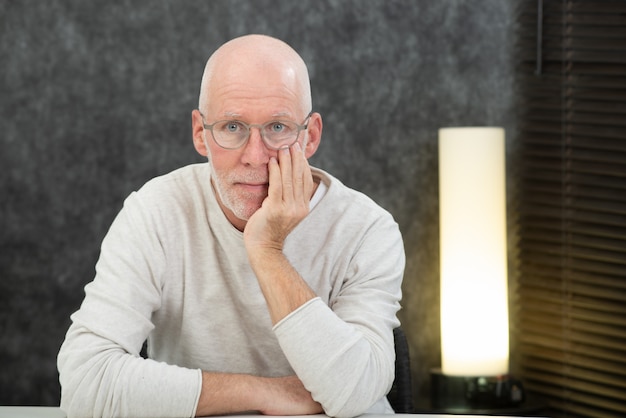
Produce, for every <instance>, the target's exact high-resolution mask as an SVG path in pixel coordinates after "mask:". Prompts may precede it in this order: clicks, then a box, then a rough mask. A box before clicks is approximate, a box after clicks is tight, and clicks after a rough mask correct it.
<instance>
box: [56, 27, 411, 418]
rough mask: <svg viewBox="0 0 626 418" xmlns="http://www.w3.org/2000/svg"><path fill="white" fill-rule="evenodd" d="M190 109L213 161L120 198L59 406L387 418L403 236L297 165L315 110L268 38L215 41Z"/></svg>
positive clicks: (357, 197)
mask: <svg viewBox="0 0 626 418" xmlns="http://www.w3.org/2000/svg"><path fill="white" fill-rule="evenodd" d="M191 116H192V130H193V143H194V146H195V148H196V150H197V151H198V152H199V153H200V154H201V155H203V156H207V157H208V160H209V162H208V163H206V164H193V165H190V166H187V167H184V168H181V169H179V170H176V171H174V172H172V173H170V174H167V175H165V176H162V177H159V178H156V179H153V180H151V181H150V182H148V183H147V184H146V185H144V187H142V188H141V189H140V190H139V191H138V192H135V193H133V194H131V195H130V196H129V197H128V199H127V200H126V202H125V204H124V208H123V209H122V211H121V212H120V213H119V215H118V217H117V218H116V220H115V221H114V223H113V225H112V226H111V229H110V231H109V232H108V234H107V236H106V237H105V239H104V241H103V244H102V252H101V255H100V259H99V261H98V264H97V266H96V277H95V279H94V281H93V282H92V283H90V284H89V285H87V286H86V288H85V292H86V297H85V300H84V302H83V304H82V305H81V308H80V310H79V311H77V312H76V313H75V314H74V315H72V321H73V323H72V325H71V327H70V329H69V331H68V333H67V336H66V339H65V342H64V343H63V346H62V347H61V350H60V352H59V357H58V367H59V373H60V381H61V387H62V396H61V407H62V409H63V410H65V412H66V413H67V414H68V416H86V415H90V416H150V417H155V416H193V415H197V416H202V415H216V414H227V413H234V412H243V411H257V412H260V413H264V414H270V415H302V414H315V413H321V412H326V413H327V414H329V415H332V416H354V415H358V414H361V413H363V412H366V411H369V412H389V413H393V410H392V409H391V408H390V406H389V403H388V402H387V401H386V398H385V394H386V393H387V392H388V391H389V389H390V387H391V383H392V381H393V377H394V376H393V370H394V345H393V333H392V330H393V328H394V327H396V326H398V325H399V322H398V320H397V318H396V313H397V311H398V309H399V307H400V305H399V301H400V297H401V292H400V285H401V280H402V274H403V269H404V251H403V245H402V239H401V237H400V233H399V231H398V228H397V225H396V223H395V222H394V221H393V219H392V218H391V216H390V215H389V214H388V213H387V212H385V211H384V210H383V209H381V208H380V207H378V206H377V205H375V204H374V203H373V202H372V201H371V200H370V199H368V198H367V197H365V196H364V195H362V194H360V193H358V192H355V191H353V190H350V189H348V188H347V187H345V186H344V185H342V184H341V183H340V182H339V181H338V180H337V179H335V178H334V177H332V176H330V175H329V174H327V173H325V172H323V171H321V170H318V169H314V168H311V167H309V165H308V162H307V159H308V158H309V157H311V156H312V155H313V154H314V153H315V151H316V150H317V147H318V146H319V143H320V140H321V135H322V119H321V116H320V115H319V114H318V113H315V112H312V110H311V92H310V86H309V76H308V72H307V68H306V65H305V64H304V62H303V61H302V59H301V58H300V57H299V56H298V54H297V53H296V52H295V51H294V50H293V49H291V47H289V46H288V45H286V44H285V43H283V42H282V41H279V40H277V39H274V38H270V37H267V36H261V35H249V36H244V37H241V38H237V39H234V40H232V41H230V42H228V43H226V44H224V45H223V46H222V47H220V48H219V49H218V50H217V51H216V52H215V53H214V54H213V55H212V56H211V58H210V59H209V60H208V62H207V65H206V68H205V72H204V75H203V78H202V84H201V89H200V100H199V109H198V110H194V111H193V112H192V115H191ZM146 339H148V354H149V356H148V357H149V358H148V359H144V358H141V357H140V355H139V352H140V350H141V347H142V344H143V342H144V341H145V340H146Z"/></svg>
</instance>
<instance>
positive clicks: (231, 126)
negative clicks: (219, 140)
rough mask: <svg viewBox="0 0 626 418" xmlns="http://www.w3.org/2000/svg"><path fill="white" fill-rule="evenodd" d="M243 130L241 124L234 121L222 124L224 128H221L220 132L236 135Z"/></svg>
mask: <svg viewBox="0 0 626 418" xmlns="http://www.w3.org/2000/svg"><path fill="white" fill-rule="evenodd" d="M243 129H244V128H243V126H242V124H241V123H240V122H237V121H236V120H230V121H227V122H224V126H223V127H222V130H223V131H225V132H227V133H238V132H241V131H242V130H243Z"/></svg>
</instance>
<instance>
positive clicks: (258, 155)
mask: <svg viewBox="0 0 626 418" xmlns="http://www.w3.org/2000/svg"><path fill="white" fill-rule="evenodd" d="M272 153H274V154H275V153H276V151H273V150H271V149H269V148H267V146H266V145H265V142H263V138H262V137H261V130H260V129H259V128H258V127H251V128H250V138H248V142H246V144H245V145H244V146H243V153H242V155H241V161H242V163H244V164H246V165H250V166H253V167H257V166H262V165H267V164H268V163H269V161H270V157H271V156H272Z"/></svg>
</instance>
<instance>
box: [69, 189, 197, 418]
mask: <svg viewBox="0 0 626 418" xmlns="http://www.w3.org/2000/svg"><path fill="white" fill-rule="evenodd" d="M150 213H151V212H150V210H148V209H146V208H144V207H143V204H142V202H141V201H140V199H139V198H138V197H137V196H136V195H131V196H130V197H129V199H127V201H126V203H125V206H124V209H122V211H121V212H120V214H119V215H118V216H117V218H116V219H115V221H114V222H113V224H112V226H111V229H110V230H109V233H108V234H107V236H106V237H105V239H104V240H103V243H102V251H101V255H100V259H99V260H98V263H97V265H96V278H95V279H94V281H93V282H92V283H90V284H88V285H87V286H86V287H85V293H86V295H85V299H84V301H83V303H82V305H81V308H80V309H79V310H78V311H77V312H76V313H74V314H73V315H72V318H71V319H72V325H71V326H70V329H69V330H68V332H67V335H66V338H65V341H64V343H63V345H62V346H61V349H60V351H59V355H58V358H57V365H58V369H59V379H60V383H61V409H63V411H65V413H66V414H67V415H68V416H69V417H74V416H81V417H85V416H94V417H95V416H99V417H100V416H101V417H107V416H110V417H113V416H116V417H119V416H133V417H144V416H145V417H155V416H161V417H167V416H172V417H174V416H176V417H185V416H187V417H189V416H193V415H194V413H195V410H196V406H197V402H198V399H199V395H200V391H201V385H202V375H201V371H200V370H192V369H186V368H182V367H177V366H173V365H168V364H165V363H159V362H156V361H154V360H150V359H144V358H141V357H140V355H139V352H140V350H141V347H142V345H143V342H144V341H145V339H146V338H147V336H148V334H149V333H150V331H151V330H152V329H153V327H154V325H153V324H152V322H151V315H152V312H154V311H155V310H156V309H158V308H159V306H160V303H161V294H160V292H161V283H160V271H161V269H162V266H163V263H164V261H163V249H162V248H161V246H160V240H159V239H158V234H157V233H155V225H154V221H153V220H152V219H151V216H150Z"/></svg>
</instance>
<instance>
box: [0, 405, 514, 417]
mask: <svg viewBox="0 0 626 418" xmlns="http://www.w3.org/2000/svg"><path fill="white" fill-rule="evenodd" d="M251 416H254V415H228V417H224V418H250V417H251ZM481 416H482V415H446V414H414V415H413V414H395V415H378V414H365V415H361V417H363V418H418V417H419V418H444V417H455V418H462V417H467V418H470V417H471V418H479V417H481ZM259 417H262V418H272V417H270V416H269V415H259ZM484 417H487V415H484ZM0 418H66V416H65V414H64V413H63V411H61V410H60V409H59V408H58V407H50V406H0ZM213 418H215V417H213ZM275 418H278V417H275ZM280 418H285V417H280ZM291 418H328V415H300V416H294V417H291ZM489 418H497V417H494V416H491V415H490V416H489ZM502 418H504V417H502ZM509 418H511V417H509Z"/></svg>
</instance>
